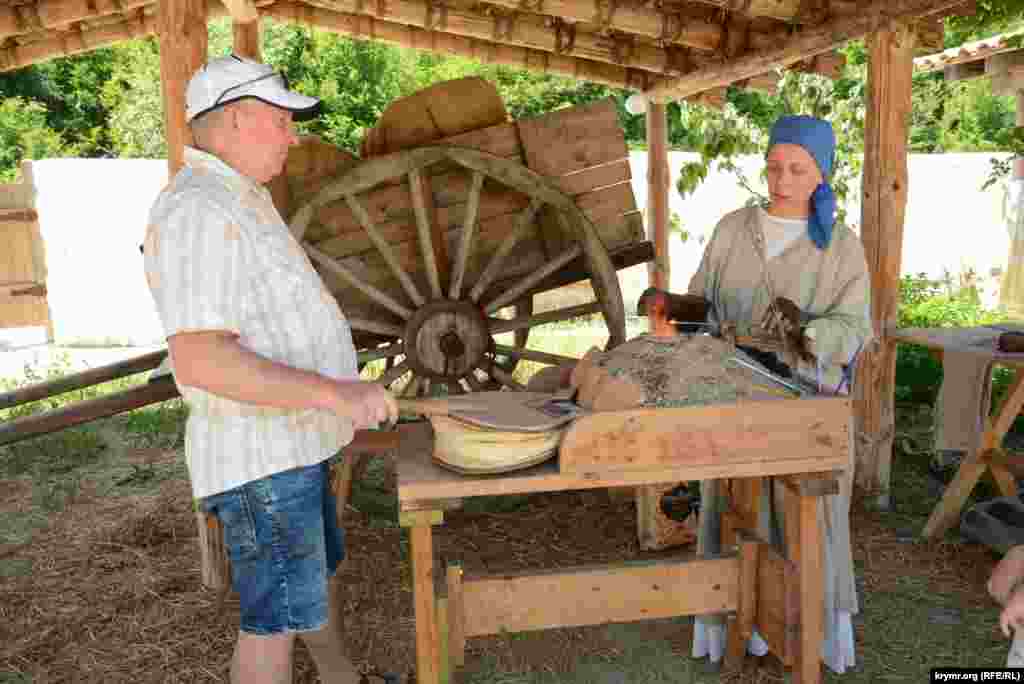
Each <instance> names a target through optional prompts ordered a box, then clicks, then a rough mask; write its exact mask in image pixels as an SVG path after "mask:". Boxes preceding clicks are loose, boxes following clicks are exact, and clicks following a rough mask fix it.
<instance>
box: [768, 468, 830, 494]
mask: <svg viewBox="0 0 1024 684" xmlns="http://www.w3.org/2000/svg"><path fill="white" fill-rule="evenodd" d="M841 476H842V473H808V474H806V475H787V476H785V477H782V478H780V480H781V481H782V484H783V485H784V486H785V487H786V489H788V490H789V491H791V492H793V493H794V494H797V495H803V496H829V495H831V494H838V493H839V478H840V477H841Z"/></svg>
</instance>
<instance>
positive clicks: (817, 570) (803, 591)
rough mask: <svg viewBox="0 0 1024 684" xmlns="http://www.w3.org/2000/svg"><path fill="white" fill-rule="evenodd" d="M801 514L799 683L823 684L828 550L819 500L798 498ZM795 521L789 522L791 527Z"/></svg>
mask: <svg viewBox="0 0 1024 684" xmlns="http://www.w3.org/2000/svg"><path fill="white" fill-rule="evenodd" d="M797 502H798V503H797V507H798V508H799V511H800V517H799V523H798V524H799V529H800V532H799V537H800V561H799V564H798V566H797V567H798V568H799V577H800V658H799V659H798V661H797V664H798V666H799V670H798V673H799V676H798V677H796V679H797V680H798V682H797V684H818V683H819V682H820V681H821V642H822V637H823V635H824V631H825V577H824V570H825V562H824V554H825V548H824V545H823V544H822V538H821V532H822V530H821V528H820V527H819V525H818V500H817V498H815V497H813V496H800V497H797ZM792 522H793V521H790V520H787V521H786V524H787V525H790V524H792Z"/></svg>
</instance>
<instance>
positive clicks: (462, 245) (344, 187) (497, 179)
mask: <svg viewBox="0 0 1024 684" xmlns="http://www.w3.org/2000/svg"><path fill="white" fill-rule="evenodd" d="M438 163H445V164H446V165H448V166H451V165H452V164H454V165H455V166H457V167H461V168H462V169H464V170H465V171H466V172H468V173H469V174H470V175H471V180H470V183H469V194H468V197H467V202H466V208H465V212H464V216H463V221H462V225H461V232H459V233H458V234H457V236H456V239H455V241H454V242H455V249H453V252H454V254H453V255H452V257H451V259H450V260H449V261H450V264H439V262H438V252H437V250H436V246H437V245H436V244H435V241H436V240H437V239H438V237H437V236H438V235H443V232H441V231H440V230H438V227H437V226H434V225H432V221H431V212H429V211H428V209H427V204H426V201H425V197H426V196H427V193H429V192H430V189H429V181H428V180H427V178H428V176H427V174H425V173H424V169H426V168H427V167H429V166H432V165H434V164H438ZM402 181H405V182H408V187H409V192H410V197H411V199H412V204H413V210H414V214H415V231H416V237H417V238H418V246H419V257H420V259H421V265H422V269H421V270H419V269H417V270H409V269H407V268H406V267H403V265H402V264H401V263H400V260H399V259H398V258H397V257H396V255H395V252H394V250H393V248H392V245H390V244H389V242H388V240H386V239H385V237H384V236H383V235H382V232H381V231H380V230H379V228H378V226H377V225H375V223H374V221H373V219H372V218H371V216H370V215H369V213H368V212H367V211H366V209H365V208H364V206H363V203H362V202H361V200H360V195H362V194H364V193H368V192H370V191H372V190H373V189H374V188H376V187H378V186H381V185H385V184H389V185H394V184H396V183H397V182H402ZM485 181H486V182H488V184H489V186H491V185H493V184H494V183H497V184H500V185H502V186H505V187H507V188H510V189H512V190H515V191H518V192H520V193H522V194H524V195H526V196H527V197H528V198H529V205H528V206H527V207H526V208H525V209H523V210H522V211H521V212H520V213H519V214H518V216H517V217H516V219H515V222H514V225H513V227H512V229H511V230H510V231H508V233H507V234H506V235H504V237H503V238H502V240H501V242H500V244H499V245H498V246H497V248H496V249H494V251H493V252H492V253H491V254H490V255H478V256H480V257H485V258H484V260H483V261H482V262H480V263H481V264H486V265H485V266H484V267H483V268H482V270H481V272H480V273H478V274H476V277H475V278H474V279H473V282H470V277H469V272H468V270H467V263H468V262H469V260H470V256H471V254H473V251H474V242H475V240H476V233H477V228H478V210H479V208H480V198H481V189H482V188H483V187H484V183H485ZM338 200H343V201H344V203H345V204H346V205H347V206H348V209H349V210H350V211H351V213H352V215H353V216H354V217H355V218H356V219H357V220H358V222H359V225H360V226H361V228H362V230H363V231H364V232H365V236H366V237H368V238H369V241H370V242H372V244H373V246H374V247H375V248H376V251H377V252H378V253H379V255H380V256H381V257H383V260H384V262H386V264H387V267H388V269H389V271H390V274H391V275H392V276H393V277H394V279H395V282H396V283H398V284H400V289H399V288H398V286H397V285H396V286H395V288H392V292H393V293H394V294H397V295H398V296H393V294H391V293H388V292H385V291H384V290H383V289H382V288H380V287H378V286H376V285H374V284H372V283H370V282H367V281H366V279H365V278H363V277H361V276H360V274H359V273H358V272H357V270H356V269H353V268H349V267H346V266H345V265H343V264H342V263H340V262H339V261H336V260H335V259H334V258H333V257H331V255H329V254H327V253H325V252H323V251H321V250H320V249H318V248H317V247H316V246H315V245H313V244H311V243H310V242H309V241H307V240H304V239H303V238H304V236H305V234H306V231H307V228H308V227H309V226H310V223H311V222H312V221H313V219H314V216H315V215H316V213H317V212H318V211H319V210H320V209H321V208H323V207H325V206H327V205H328V204H331V203H333V202H336V201H338ZM546 206H547V207H551V208H552V209H553V211H552V212H551V214H552V215H553V216H554V217H555V218H556V220H557V221H558V225H559V226H560V228H561V230H562V232H563V233H564V234H565V235H568V236H571V238H572V242H571V243H570V244H569V246H568V247H567V248H565V249H564V251H562V252H561V253H559V254H556V255H555V256H553V257H551V256H549V257H547V260H546V262H545V263H543V264H542V265H541V266H540V267H539V268H536V269H531V270H530V272H528V273H526V274H523V275H520V276H519V277H517V278H515V279H513V280H512V281H511V282H509V281H508V279H507V278H504V277H503V274H504V273H505V272H504V271H503V268H504V266H505V265H506V262H507V260H508V257H509V256H510V253H511V252H512V250H513V248H514V247H515V246H516V244H517V242H519V241H520V240H523V239H524V238H525V237H526V236H527V235H528V234H529V233H530V231H531V230H533V229H534V228H535V226H534V220H535V218H536V217H537V214H538V212H539V211H540V210H541V209H542V208H544V207H546ZM291 231H292V234H293V235H294V236H295V238H296V239H297V240H299V242H300V243H301V244H302V245H303V247H304V248H305V249H306V251H307V253H308V254H309V255H310V257H311V259H312V260H313V261H314V263H316V264H317V265H318V266H319V267H320V269H321V270H322V271H325V272H329V273H331V274H333V276H336V277H337V278H338V279H339V280H340V281H342V282H344V283H345V284H346V285H347V286H350V287H352V288H354V289H356V290H358V291H359V292H360V293H361V294H362V295H363V296H364V297H366V298H367V299H368V300H370V301H371V302H372V303H373V304H374V305H376V306H377V307H378V308H379V313H380V315H379V316H377V315H375V316H372V317H369V316H366V317H349V323H350V325H351V326H352V328H353V330H354V331H361V332H362V333H365V334H373V335H377V336H380V337H379V339H381V340H383V342H382V343H381V344H380V345H379V346H377V347H375V348H373V349H364V350H361V351H360V352H359V360H360V363H363V364H365V363H367V362H369V361H372V360H376V359H382V358H386V359H393V360H394V361H395V363H394V364H393V365H391V364H389V366H390V367H389V368H388V369H387V370H385V372H384V373H383V375H381V376H380V378H378V381H379V382H381V383H383V384H385V385H389V386H390V385H392V384H393V383H395V382H396V381H398V380H400V379H401V378H403V376H406V375H407V374H409V373H412V377H411V378H410V379H409V381H408V382H407V383H406V384H405V387H406V389H407V391H411V392H412V393H416V392H417V391H420V392H422V390H423V388H424V386H426V385H427V384H431V383H441V384H445V385H447V386H448V388H449V391H451V392H461V391H464V390H469V391H478V390H481V389H484V388H485V383H487V382H490V381H495V382H497V383H499V384H500V385H502V386H505V387H509V388H511V389H522V387H521V385H520V384H519V383H518V382H516V381H515V380H514V379H513V378H512V373H511V370H507V369H506V368H507V367H503V366H502V364H499V363H495V356H496V355H500V356H505V357H509V358H514V359H525V360H529V361H536V362H539V363H542V364H551V365H556V364H561V363H563V362H566V361H574V360H575V359H572V358H570V357H566V356H563V355H559V354H551V353H546V352H542V351H536V350H532V349H529V348H527V346H526V341H527V336H528V333H529V330H530V329H531V328H533V327H535V326H539V325H543V324H546V323H552V322H556V321H566V320H570V319H573V318H577V317H580V316H584V315H589V314H593V313H603V314H604V321H605V325H606V326H607V328H608V333H609V342H608V346H609V347H612V346H615V345H617V344H619V343H621V342H623V341H624V340H625V332H626V330H625V328H626V318H625V311H624V308H623V305H622V293H621V290H620V289H619V282H618V277H617V275H616V272H615V267H614V265H613V264H612V262H611V259H610V258H609V257H608V253H607V251H606V250H605V248H604V245H603V244H602V243H601V240H600V238H599V237H598V235H597V232H596V230H595V229H594V227H593V225H592V224H591V223H590V221H589V220H588V219H587V218H586V216H584V215H583V213H582V212H581V211H580V210H579V208H577V206H576V204H575V203H574V202H573V200H572V199H571V198H570V197H568V196H567V195H565V194H564V193H562V192H561V191H560V190H559V189H558V188H556V187H555V186H553V185H552V184H551V183H550V182H549V181H548V180H547V179H545V178H544V177H543V176H540V175H538V174H536V173H534V172H533V171H531V170H530V169H528V168H526V167H525V166H523V165H521V164H519V163H516V162H513V161H509V160H507V159H503V158H500V157H496V156H493V155H489V154H486V153H482V152H478V151H476V150H471V149H466V148H456V147H421V148H416V149H413V150H407V151H404V152H398V153H395V154H391V155H388V156H385V157H378V158H375V159H370V160H368V161H366V162H363V163H362V164H360V165H359V166H357V167H355V168H353V169H351V170H349V171H347V172H345V173H343V174H342V175H341V176H339V177H338V178H336V179H335V180H333V181H332V182H330V183H329V184H328V185H326V186H325V187H324V188H323V189H322V190H320V191H319V192H318V193H317V194H316V195H315V196H313V197H312V198H311V199H310V200H309V201H308V202H307V203H306V204H305V205H304V206H302V207H301V208H300V209H299V210H298V211H297V212H296V213H295V215H294V217H293V219H292V223H291ZM442 254H443V251H442ZM580 257H582V258H583V262H584V263H585V264H586V266H587V270H588V271H589V273H590V282H591V285H592V287H593V290H594V293H595V295H596V297H597V301H595V302H591V303H588V304H583V305H578V306H571V307H567V308H563V309H558V310H555V311H549V312H545V313H542V314H537V315H533V314H532V301H531V300H530V297H531V296H532V294H533V293H534V292H537V291H542V290H543V289H544V288H545V281H546V280H548V279H549V278H550V277H551V276H553V275H554V274H556V273H558V272H559V271H560V270H561V269H563V268H565V267H566V265H567V264H570V263H571V262H573V261H574V260H576V259H578V258H580ZM449 265H450V278H447V279H446V280H447V281H448V282H444V283H443V282H442V268H441V267H444V266H449ZM417 280H419V284H417V282H416V281H417ZM400 300H404V301H400ZM528 301H529V302H530V305H529V308H528V309H527V305H526V304H525V302H528ZM342 304H343V308H344V302H342ZM513 305H515V306H516V314H515V316H514V317H513V318H512V319H500V318H496V317H495V313H496V312H498V311H499V310H501V309H504V308H506V307H509V306H513ZM508 332H515V333H517V334H516V336H515V337H516V341H515V344H513V345H503V344H499V343H497V342H496V341H495V339H494V338H495V336H496V335H499V334H502V333H508ZM403 357H404V358H403Z"/></svg>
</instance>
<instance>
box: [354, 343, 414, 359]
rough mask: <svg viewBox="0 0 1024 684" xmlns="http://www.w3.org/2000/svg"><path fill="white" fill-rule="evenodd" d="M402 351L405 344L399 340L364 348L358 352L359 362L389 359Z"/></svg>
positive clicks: (402, 352) (403, 351)
mask: <svg viewBox="0 0 1024 684" xmlns="http://www.w3.org/2000/svg"><path fill="white" fill-rule="evenodd" d="M404 353H405V345H403V344H402V343H401V342H396V343H395V344H389V345H388V346H386V347H378V348H377V349H366V350H363V351H361V352H359V363H369V362H370V361H376V360H377V359H390V358H394V357H396V356H398V355H399V354H404Z"/></svg>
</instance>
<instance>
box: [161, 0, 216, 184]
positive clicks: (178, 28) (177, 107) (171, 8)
mask: <svg viewBox="0 0 1024 684" xmlns="http://www.w3.org/2000/svg"><path fill="white" fill-rule="evenodd" d="M157 33H158V34H159V37H160V80H161V82H162V84H163V95H164V135H165V136H166V138H167V166H168V168H169V170H170V175H172V176H173V175H174V174H176V173H177V172H178V169H180V168H181V166H182V164H184V160H185V146H186V145H191V144H192V134H191V133H190V132H189V129H188V125H187V124H186V123H185V88H186V86H187V85H188V80H189V79H190V78H191V77H192V74H194V73H195V72H196V71H197V70H198V69H199V67H201V66H202V65H203V64H205V63H206V46H207V33H206V0H161V2H160V5H159V7H158V9H157Z"/></svg>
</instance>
